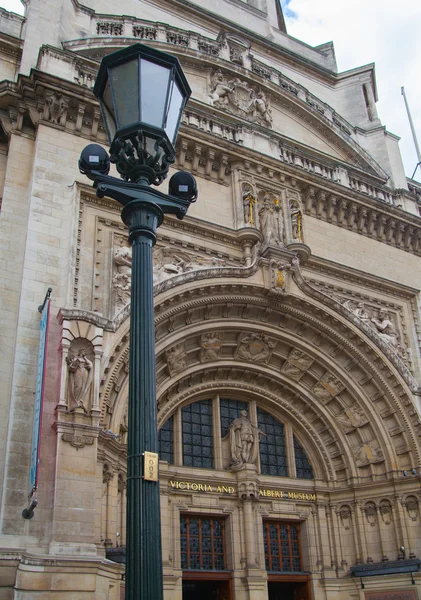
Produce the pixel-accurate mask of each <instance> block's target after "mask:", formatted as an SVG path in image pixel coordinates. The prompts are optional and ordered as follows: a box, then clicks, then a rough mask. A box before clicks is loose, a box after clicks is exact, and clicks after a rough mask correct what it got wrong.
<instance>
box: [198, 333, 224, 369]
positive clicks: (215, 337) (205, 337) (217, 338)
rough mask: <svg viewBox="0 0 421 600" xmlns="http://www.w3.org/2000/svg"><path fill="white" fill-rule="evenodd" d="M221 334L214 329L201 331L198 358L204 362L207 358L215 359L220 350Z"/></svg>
mask: <svg viewBox="0 0 421 600" xmlns="http://www.w3.org/2000/svg"><path fill="white" fill-rule="evenodd" d="M221 347H222V335H221V334H220V333H216V332H214V331H210V332H208V333H203V334H202V338H201V347H200V360H201V361H202V362H206V361H208V360H217V359H218V358H219V354H220V352H221Z"/></svg>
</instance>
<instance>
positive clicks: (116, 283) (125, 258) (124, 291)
mask: <svg viewBox="0 0 421 600" xmlns="http://www.w3.org/2000/svg"><path fill="white" fill-rule="evenodd" d="M114 263H115V265H116V268H117V272H116V274H115V275H114V277H113V289H114V294H115V302H116V306H117V308H121V307H123V306H125V305H126V304H127V303H128V302H129V301H130V293H131V287H132V249H131V248H129V247H128V246H121V247H120V248H118V249H117V250H116V251H115V253H114Z"/></svg>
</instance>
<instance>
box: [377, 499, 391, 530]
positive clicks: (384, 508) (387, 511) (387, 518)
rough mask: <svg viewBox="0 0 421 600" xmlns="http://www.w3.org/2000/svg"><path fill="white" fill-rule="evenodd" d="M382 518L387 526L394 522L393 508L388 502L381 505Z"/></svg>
mask: <svg viewBox="0 0 421 600" xmlns="http://www.w3.org/2000/svg"><path fill="white" fill-rule="evenodd" d="M379 512H380V516H381V518H382V521H383V523H384V524H385V525H390V523H391V522H392V507H391V505H390V504H389V503H388V502H382V503H381V504H380V511H379Z"/></svg>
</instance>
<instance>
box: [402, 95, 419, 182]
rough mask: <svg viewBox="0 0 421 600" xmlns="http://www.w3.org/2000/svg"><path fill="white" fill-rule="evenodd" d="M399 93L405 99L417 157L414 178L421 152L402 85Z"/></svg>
mask: <svg viewBox="0 0 421 600" xmlns="http://www.w3.org/2000/svg"><path fill="white" fill-rule="evenodd" d="M401 93H402V96H403V99H404V101H405V106H406V112H407V113H408V120H409V125H410V127H411V131H412V137H413V139H414V144H415V150H416V153H417V158H418V162H417V166H416V167H415V171H414V173H413V175H412V178H411V179H413V178H414V175H415V172H416V170H417V169H418V167H419V166H420V165H421V152H420V147H419V145H418V140H417V134H416V133H415V127H414V123H413V121H412V117H411V111H410V110H409V105H408V100H407V99H406V94H405V88H404V87H403V86H402V87H401Z"/></svg>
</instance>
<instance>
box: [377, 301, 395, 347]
mask: <svg viewBox="0 0 421 600" xmlns="http://www.w3.org/2000/svg"><path fill="white" fill-rule="evenodd" d="M371 322H372V323H374V325H375V327H376V330H377V333H378V335H379V336H380V337H381V338H382V340H384V341H385V342H387V343H388V344H390V345H392V346H395V347H396V346H397V344H398V334H397V333H396V329H395V326H394V325H393V323H392V321H391V320H390V318H389V313H388V312H387V310H385V309H384V308H381V309H380V310H379V314H378V319H376V318H374V317H373V318H372V319H371Z"/></svg>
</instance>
